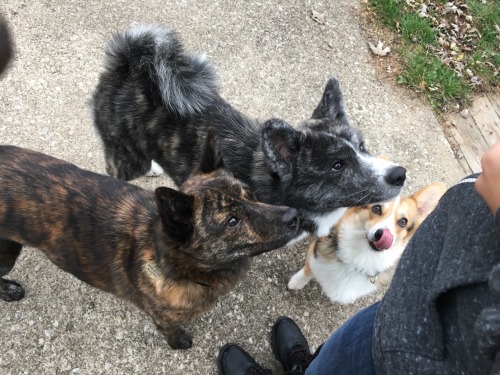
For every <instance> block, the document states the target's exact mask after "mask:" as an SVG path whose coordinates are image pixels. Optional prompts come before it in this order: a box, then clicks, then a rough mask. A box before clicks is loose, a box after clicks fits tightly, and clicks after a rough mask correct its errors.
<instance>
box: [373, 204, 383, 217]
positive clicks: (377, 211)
mask: <svg viewBox="0 0 500 375" xmlns="http://www.w3.org/2000/svg"><path fill="white" fill-rule="evenodd" d="M372 212H373V213H374V214H375V215H382V206H381V205H379V204H376V205H375V206H373V207H372Z"/></svg>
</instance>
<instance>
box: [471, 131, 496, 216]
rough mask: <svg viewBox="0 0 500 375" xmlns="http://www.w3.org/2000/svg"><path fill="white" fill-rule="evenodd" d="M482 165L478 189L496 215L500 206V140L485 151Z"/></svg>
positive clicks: (476, 184) (477, 182) (477, 181)
mask: <svg viewBox="0 0 500 375" xmlns="http://www.w3.org/2000/svg"><path fill="white" fill-rule="evenodd" d="M481 166H482V168H483V172H482V173H481V175H480V176H479V177H478V178H477V180H476V183H475V186H476V190H477V191H478V193H479V194H480V195H481V196H482V197H483V199H484V200H485V201H486V204H487V205H488V207H489V209H490V211H491V213H492V214H493V215H496V213H497V211H498V209H499V208H500V140H499V141H497V142H496V143H495V144H494V145H493V146H492V147H491V148H490V149H489V150H488V151H486V152H485V153H484V155H483V157H482V158H481Z"/></svg>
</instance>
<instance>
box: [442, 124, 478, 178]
mask: <svg viewBox="0 0 500 375" xmlns="http://www.w3.org/2000/svg"><path fill="white" fill-rule="evenodd" d="M453 117H454V118H455V119H454V120H452V125H451V126H450V127H449V131H450V134H451V135H452V136H453V138H454V139H455V142H456V144H457V147H458V148H459V150H460V152H461V154H462V156H463V157H462V158H459V161H460V163H461V164H462V166H463V167H464V168H466V169H468V170H470V171H471V172H473V173H478V172H481V158H480V156H479V152H478V150H477V147H476V146H475V145H474V143H471V142H470V140H468V139H467V138H465V139H464V136H463V135H464V134H465V133H466V132H464V131H463V128H464V126H463V121H460V120H463V119H458V118H456V117H457V116H453ZM458 122H460V123H461V125H458ZM457 125H458V126H457ZM466 140H467V141H466Z"/></svg>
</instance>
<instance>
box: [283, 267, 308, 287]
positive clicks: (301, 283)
mask: <svg viewBox="0 0 500 375" xmlns="http://www.w3.org/2000/svg"><path fill="white" fill-rule="evenodd" d="M311 279H312V277H310V276H306V274H305V273H304V269H303V268H302V269H301V270H300V271H299V272H297V273H296V274H295V275H293V276H292V277H291V278H290V281H289V282H288V289H290V290H298V289H302V288H303V287H305V286H306V285H307V283H308V282H309V281H311Z"/></svg>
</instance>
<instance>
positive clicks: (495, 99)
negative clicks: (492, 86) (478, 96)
mask: <svg viewBox="0 0 500 375" xmlns="http://www.w3.org/2000/svg"><path fill="white" fill-rule="evenodd" d="M486 96H487V97H488V99H489V100H490V103H491V106H492V107H493V110H494V111H495V113H496V114H497V116H500V95H499V94H494V93H488V94H486Z"/></svg>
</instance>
